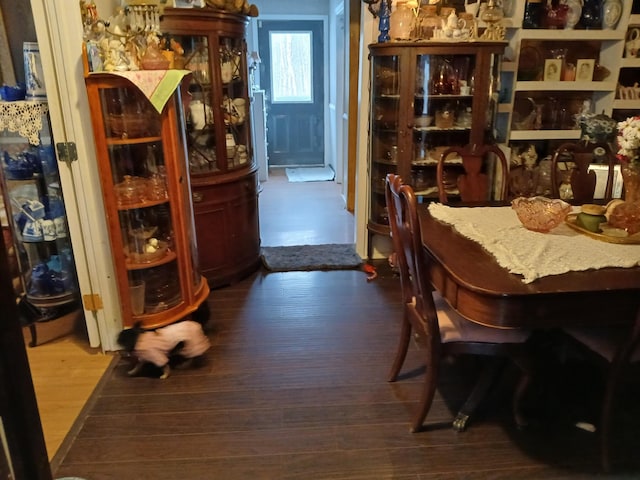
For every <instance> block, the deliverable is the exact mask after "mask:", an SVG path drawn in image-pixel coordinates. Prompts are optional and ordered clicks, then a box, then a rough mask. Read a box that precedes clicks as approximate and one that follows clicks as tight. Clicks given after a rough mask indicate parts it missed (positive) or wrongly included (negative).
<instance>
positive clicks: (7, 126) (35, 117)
mask: <svg viewBox="0 0 640 480" xmlns="http://www.w3.org/2000/svg"><path fill="white" fill-rule="evenodd" d="M48 111H49V106H48V105H47V103H46V102H39V101H30V100H19V101H16V102H0V130H8V131H10V132H18V133H19V134H20V135H22V136H23V137H24V138H26V139H27V140H29V143H31V144H32V145H39V144H40V136H39V133H40V130H41V129H42V116H43V115H45V114H46V113H47V112H48Z"/></svg>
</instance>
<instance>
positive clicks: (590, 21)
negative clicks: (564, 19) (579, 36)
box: [580, 0, 602, 30]
mask: <svg viewBox="0 0 640 480" xmlns="http://www.w3.org/2000/svg"><path fill="white" fill-rule="evenodd" d="M601 10H602V5H601V0H583V5H582V14H581V16H580V23H582V25H583V26H584V28H586V29H593V30H596V29H600V28H601V27H602V21H601Z"/></svg>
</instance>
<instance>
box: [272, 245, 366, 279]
mask: <svg viewBox="0 0 640 480" xmlns="http://www.w3.org/2000/svg"><path fill="white" fill-rule="evenodd" d="M262 263H263V264H264V266H265V268H266V269H267V270H270V271H272V272H290V271H295V270H303V271H309V270H349V269H354V268H358V267H359V266H360V265H361V264H362V259H361V258H360V255H358V254H357V253H356V250H355V246H354V245H351V244H339V243H329V244H324V245H295V246H290V247H262Z"/></svg>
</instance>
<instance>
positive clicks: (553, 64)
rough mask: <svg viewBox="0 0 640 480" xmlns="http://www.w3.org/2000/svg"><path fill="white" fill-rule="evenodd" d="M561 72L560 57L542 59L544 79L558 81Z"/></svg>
mask: <svg viewBox="0 0 640 480" xmlns="http://www.w3.org/2000/svg"><path fill="white" fill-rule="evenodd" d="M561 73H562V59H560V58H549V59H547V60H545V61H544V81H545V82H558V81H560V74H561Z"/></svg>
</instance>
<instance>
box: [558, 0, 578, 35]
mask: <svg viewBox="0 0 640 480" xmlns="http://www.w3.org/2000/svg"><path fill="white" fill-rule="evenodd" d="M562 3H564V4H565V5H567V7H569V9H568V10H567V23H566V24H565V27H564V28H565V29H566V30H573V28H574V27H575V26H576V25H577V24H578V22H579V21H580V15H581V14H582V1H581V0H563V2H562Z"/></svg>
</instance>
